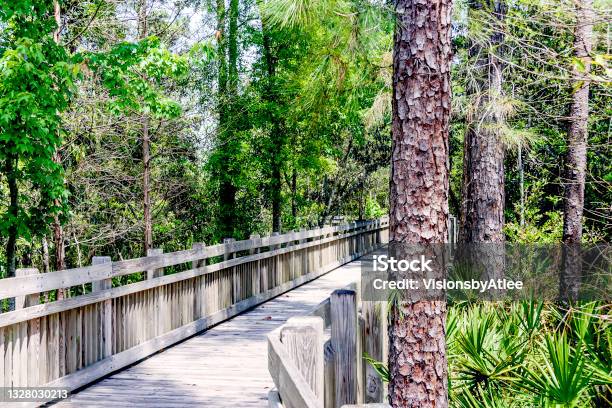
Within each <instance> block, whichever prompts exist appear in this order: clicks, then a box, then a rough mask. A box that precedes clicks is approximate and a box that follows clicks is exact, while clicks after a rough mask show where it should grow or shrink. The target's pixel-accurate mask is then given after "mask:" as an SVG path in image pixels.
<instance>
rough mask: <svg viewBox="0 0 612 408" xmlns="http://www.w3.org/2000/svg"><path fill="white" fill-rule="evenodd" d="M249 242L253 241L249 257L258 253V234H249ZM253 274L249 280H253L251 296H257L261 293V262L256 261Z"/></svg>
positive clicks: (259, 241)
mask: <svg viewBox="0 0 612 408" xmlns="http://www.w3.org/2000/svg"><path fill="white" fill-rule="evenodd" d="M249 239H250V240H252V241H253V247H252V248H251V249H249V254H250V255H255V254H258V253H259V245H260V243H261V240H260V237H259V234H251V236H250V237H249ZM253 265H254V267H255V273H254V274H252V276H251V279H253V282H252V285H253V286H252V287H253V295H257V294H259V293H261V262H260V261H259V260H257V261H256V262H255V263H254V264H253Z"/></svg>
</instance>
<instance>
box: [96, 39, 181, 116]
mask: <svg viewBox="0 0 612 408" xmlns="http://www.w3.org/2000/svg"><path fill="white" fill-rule="evenodd" d="M86 61H87V62H88V65H89V67H90V68H91V69H92V70H93V71H94V72H95V73H96V74H98V75H99V76H100V80H101V81H102V84H103V85H104V86H105V87H106V88H107V89H108V90H109V94H110V97H111V107H110V109H111V111H112V112H114V113H116V114H119V113H123V112H125V111H131V112H134V113H147V114H151V115H152V116H154V117H157V118H162V117H166V118H174V117H178V116H179V115H180V113H181V108H180V105H179V104H178V103H176V102H175V101H173V100H172V99H170V98H168V97H166V96H165V95H164V93H163V91H162V90H161V88H162V85H163V82H164V81H167V80H168V79H173V80H180V79H181V78H182V77H184V76H185V75H186V74H187V72H188V71H187V70H188V66H187V59H186V58H185V57H183V56H179V55H176V54H173V53H171V52H170V51H169V50H168V49H167V48H165V47H163V46H162V45H161V43H160V41H159V39H157V38H155V37H149V38H146V39H144V40H142V41H139V42H138V43H127V42H126V43H120V44H118V45H116V46H115V47H113V48H112V49H111V50H110V51H109V52H105V53H92V54H89V55H88V56H87V57H86Z"/></svg>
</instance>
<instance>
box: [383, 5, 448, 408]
mask: <svg viewBox="0 0 612 408" xmlns="http://www.w3.org/2000/svg"><path fill="white" fill-rule="evenodd" d="M395 9H396V13H397V23H396V26H395V37H394V49H393V98H392V108H393V114H392V118H393V124H392V134H393V150H392V172H391V183H390V184H391V186H390V187H391V188H390V190H391V192H390V201H391V202H390V241H391V243H392V244H398V243H399V244H402V243H404V244H419V245H423V244H425V245H427V244H436V243H442V242H444V241H445V239H446V236H447V228H448V227H447V220H448V187H449V180H448V131H449V118H450V95H451V87H450V72H449V70H450V60H451V41H450V29H451V1H450V0H427V1H425V0H397V1H396V7H395ZM445 321H446V303H445V301H443V300H416V301H413V302H402V303H399V304H395V305H394V307H393V309H392V312H391V322H390V325H389V371H390V376H391V380H390V382H389V402H390V403H391V405H392V406H393V407H438V408H439V407H446V406H448V398H447V362H446V346H445V340H444V333H445Z"/></svg>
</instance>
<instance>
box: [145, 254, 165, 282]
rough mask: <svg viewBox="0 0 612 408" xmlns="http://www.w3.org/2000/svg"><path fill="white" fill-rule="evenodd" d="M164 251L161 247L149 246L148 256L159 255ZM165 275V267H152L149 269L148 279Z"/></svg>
mask: <svg viewBox="0 0 612 408" xmlns="http://www.w3.org/2000/svg"><path fill="white" fill-rule="evenodd" d="M163 253H164V250H163V249H161V248H149V249H147V256H157V255H161V254H163ZM163 275H164V268H157V269H151V270H148V271H147V279H153V278H158V277H160V276H163Z"/></svg>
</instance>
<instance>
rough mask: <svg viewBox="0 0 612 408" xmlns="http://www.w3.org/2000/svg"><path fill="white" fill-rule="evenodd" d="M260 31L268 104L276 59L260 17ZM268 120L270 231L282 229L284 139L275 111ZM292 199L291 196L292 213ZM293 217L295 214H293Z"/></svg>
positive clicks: (273, 91)
mask: <svg viewBox="0 0 612 408" xmlns="http://www.w3.org/2000/svg"><path fill="white" fill-rule="evenodd" d="M257 4H258V6H259V11H260V15H261V14H262V4H261V1H258V2H257ZM261 32H262V38H263V41H262V48H263V56H264V60H265V62H266V74H267V78H266V79H267V82H266V87H265V94H264V98H265V100H266V101H268V102H270V104H272V105H273V104H277V103H278V96H277V92H276V81H275V79H276V64H277V59H276V57H275V56H274V52H273V49H272V38H271V36H270V32H269V28H268V26H267V24H266V22H265V21H264V20H263V18H262V19H261ZM268 120H269V122H270V124H271V125H272V126H271V127H272V129H271V135H270V139H271V140H272V146H271V149H270V151H269V152H268V154H269V156H270V181H269V186H268V188H269V191H270V201H271V203H272V231H278V232H280V231H281V229H282V205H283V196H282V187H283V184H282V167H283V160H284V157H283V155H282V151H283V145H284V139H283V134H282V132H283V130H282V126H281V123H280V122H281V120H280V118H279V117H278V115H277V114H276V112H273V111H272V112H270V113H269V117H268ZM293 204H294V201H293V197H292V207H291V210H292V214H293V210H294V207H293ZM294 218H295V215H294Z"/></svg>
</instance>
